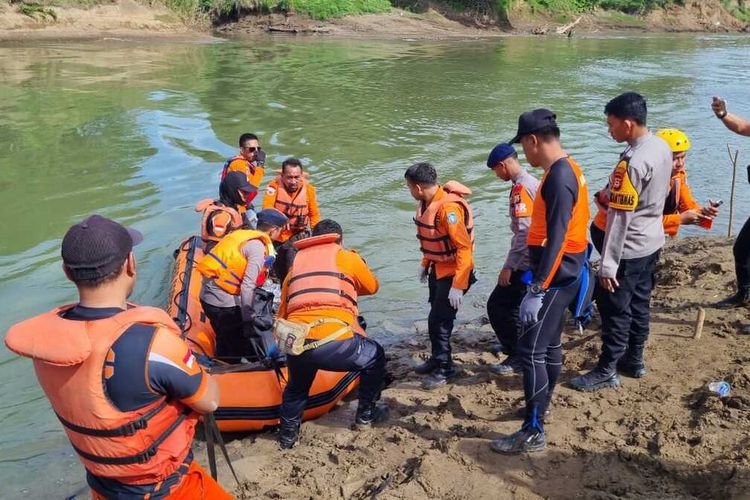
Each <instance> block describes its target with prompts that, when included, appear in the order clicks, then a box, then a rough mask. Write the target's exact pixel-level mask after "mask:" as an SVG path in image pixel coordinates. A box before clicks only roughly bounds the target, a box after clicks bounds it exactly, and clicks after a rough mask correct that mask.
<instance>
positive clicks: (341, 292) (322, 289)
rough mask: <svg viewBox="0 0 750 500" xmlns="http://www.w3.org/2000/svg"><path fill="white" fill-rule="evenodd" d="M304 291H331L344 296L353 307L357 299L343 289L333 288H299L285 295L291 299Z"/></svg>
mask: <svg viewBox="0 0 750 500" xmlns="http://www.w3.org/2000/svg"><path fill="white" fill-rule="evenodd" d="M305 293H332V294H334V295H338V296H339V297H343V298H345V299H346V300H348V301H349V302H351V303H352V305H354V306H355V307H356V305H357V300H356V299H355V298H354V297H352V296H351V295H349V294H348V293H346V292H345V291H343V290H337V289H335V288H306V289H304V290H299V291H297V292H294V293H292V294H290V295H289V297H287V300H292V299H293V298H294V297H297V296H299V295H303V294H305Z"/></svg>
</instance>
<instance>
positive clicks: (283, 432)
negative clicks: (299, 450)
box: [279, 424, 299, 450]
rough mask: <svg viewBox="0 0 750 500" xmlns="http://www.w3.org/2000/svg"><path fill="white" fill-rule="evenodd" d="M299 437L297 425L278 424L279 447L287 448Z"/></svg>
mask: <svg viewBox="0 0 750 500" xmlns="http://www.w3.org/2000/svg"><path fill="white" fill-rule="evenodd" d="M297 439H299V425H297V424H281V426H279V447H280V448H281V449H282V450H288V449H290V448H292V447H293V446H294V444H295V443H296V442H297Z"/></svg>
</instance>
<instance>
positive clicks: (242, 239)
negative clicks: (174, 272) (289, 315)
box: [196, 229, 276, 295]
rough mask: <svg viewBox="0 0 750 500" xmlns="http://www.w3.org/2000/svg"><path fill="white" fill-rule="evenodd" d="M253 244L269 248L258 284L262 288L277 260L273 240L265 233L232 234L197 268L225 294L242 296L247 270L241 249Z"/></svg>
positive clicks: (242, 231) (243, 230)
mask: <svg viewBox="0 0 750 500" xmlns="http://www.w3.org/2000/svg"><path fill="white" fill-rule="evenodd" d="M250 240H260V241H261V242H263V244H264V245H265V247H266V253H265V260H264V263H263V267H261V270H260V273H259V274H258V278H257V279H256V281H255V285H256V286H262V285H263V283H265V281H266V277H267V275H268V268H269V267H270V266H271V265H272V264H273V261H274V259H275V258H276V251H275V250H274V248H273V243H272V242H271V238H269V237H268V235H267V234H266V233H264V232H262V231H256V230H254V229H239V230H237V231H233V232H231V233H229V234H228V235H226V236H224V237H223V238H222V239H221V241H219V243H217V244H216V246H215V247H213V249H211V250H210V251H209V252H207V253H206V255H204V256H203V258H202V259H201V260H200V261H198V264H197V265H196V268H197V269H198V271H200V273H201V274H202V275H203V276H204V277H205V278H209V279H214V280H215V282H216V284H217V285H218V286H219V288H221V289H222V290H224V291H225V292H227V293H230V294H232V295H239V294H240V288H241V286H242V279H243V278H244V275H245V268H246V267H247V257H245V255H244V254H243V253H242V246H243V245H244V244H245V243H246V242H248V241H250Z"/></svg>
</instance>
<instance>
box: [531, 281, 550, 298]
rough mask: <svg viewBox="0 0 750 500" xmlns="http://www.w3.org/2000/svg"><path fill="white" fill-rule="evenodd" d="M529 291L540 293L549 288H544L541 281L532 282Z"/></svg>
mask: <svg viewBox="0 0 750 500" xmlns="http://www.w3.org/2000/svg"><path fill="white" fill-rule="evenodd" d="M529 291H530V292H531V293H533V294H536V295H538V294H540V293H544V292H546V291H547V290H545V289H544V288H542V286H541V285H540V284H539V283H532V284H531V285H529Z"/></svg>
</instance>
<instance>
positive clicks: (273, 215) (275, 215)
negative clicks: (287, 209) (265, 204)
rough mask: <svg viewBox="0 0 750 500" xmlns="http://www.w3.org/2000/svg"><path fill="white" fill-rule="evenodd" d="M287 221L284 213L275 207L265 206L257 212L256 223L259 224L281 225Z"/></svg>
mask: <svg viewBox="0 0 750 500" xmlns="http://www.w3.org/2000/svg"><path fill="white" fill-rule="evenodd" d="M287 222H289V219H288V218H287V216H286V215H284V214H283V213H281V212H279V211H278V210H276V209H275V208H265V209H263V210H261V211H260V212H258V225H259V226H276V227H282V226H284V225H286V223H287Z"/></svg>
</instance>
